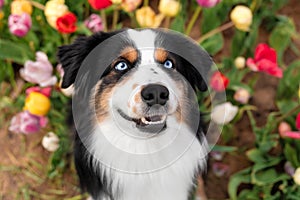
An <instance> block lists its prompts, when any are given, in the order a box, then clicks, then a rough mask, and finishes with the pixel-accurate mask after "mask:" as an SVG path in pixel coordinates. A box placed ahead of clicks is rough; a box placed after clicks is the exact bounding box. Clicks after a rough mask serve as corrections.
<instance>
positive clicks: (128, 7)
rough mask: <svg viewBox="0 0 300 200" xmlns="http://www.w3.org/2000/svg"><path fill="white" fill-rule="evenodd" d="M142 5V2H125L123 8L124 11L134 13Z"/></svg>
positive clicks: (134, 0) (129, 0)
mask: <svg viewBox="0 0 300 200" xmlns="http://www.w3.org/2000/svg"><path fill="white" fill-rule="evenodd" d="M141 3H142V0H123V2H122V4H121V6H122V9H123V10H124V11H126V12H133V11H134V10H135V9H136V8H137V7H139V5H141Z"/></svg>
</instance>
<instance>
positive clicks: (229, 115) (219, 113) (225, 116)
mask: <svg viewBox="0 0 300 200" xmlns="http://www.w3.org/2000/svg"><path fill="white" fill-rule="evenodd" d="M238 110H239V108H238V107H237V106H234V105H232V104H231V103H230V102H225V103H223V104H219V105H217V106H215V107H213V109H212V112H211V119H212V120H213V121H214V122H215V123H217V124H220V125H222V124H228V123H229V122H230V121H231V120H232V119H233V118H234V117H235V116H236V114H237V113H238Z"/></svg>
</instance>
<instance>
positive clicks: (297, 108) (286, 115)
mask: <svg viewBox="0 0 300 200" xmlns="http://www.w3.org/2000/svg"><path fill="white" fill-rule="evenodd" d="M298 110H299V111H300V104H299V105H298V106H296V107H294V108H293V109H291V110H290V111H288V112H287V113H285V114H283V115H282V116H281V117H278V118H277V119H276V123H279V122H281V121H283V120H284V119H285V118H287V117H289V116H291V115H292V114H294V113H295V112H296V111H298Z"/></svg>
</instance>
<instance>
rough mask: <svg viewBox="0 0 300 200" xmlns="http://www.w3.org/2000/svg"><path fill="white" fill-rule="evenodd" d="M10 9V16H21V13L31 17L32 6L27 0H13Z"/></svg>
mask: <svg viewBox="0 0 300 200" xmlns="http://www.w3.org/2000/svg"><path fill="white" fill-rule="evenodd" d="M0 1H1V0H0ZM0 4H1V2H0ZM0 8H1V5H0ZM10 8H11V14H15V15H22V14H23V13H27V14H28V15H31V13H32V5H31V3H30V2H29V1H27V0H14V1H13V2H11V4H10Z"/></svg>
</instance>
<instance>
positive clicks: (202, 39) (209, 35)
mask: <svg viewBox="0 0 300 200" xmlns="http://www.w3.org/2000/svg"><path fill="white" fill-rule="evenodd" d="M233 26H234V24H233V22H228V23H226V24H223V25H222V26H219V27H218V28H215V29H213V30H211V31H209V32H208V33H206V34H204V35H203V36H201V37H200V38H199V39H198V40H197V42H198V43H201V42H203V41H204V40H206V39H207V38H210V37H211V36H213V35H215V34H217V33H220V32H222V31H225V30H226V29H229V28H231V27H233Z"/></svg>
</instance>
